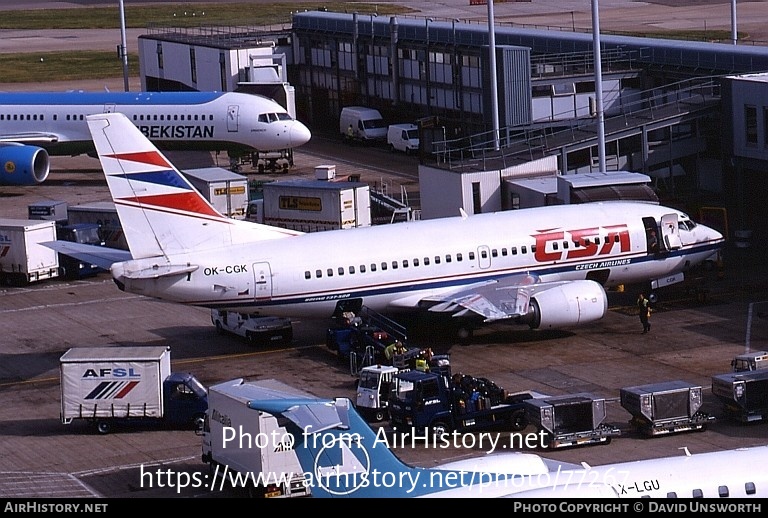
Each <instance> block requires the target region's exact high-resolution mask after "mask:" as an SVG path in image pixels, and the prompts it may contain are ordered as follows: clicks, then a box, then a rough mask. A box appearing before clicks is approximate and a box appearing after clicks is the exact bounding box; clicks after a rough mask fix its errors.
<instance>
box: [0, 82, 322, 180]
mask: <svg viewBox="0 0 768 518" xmlns="http://www.w3.org/2000/svg"><path fill="white" fill-rule="evenodd" d="M0 107H2V108H1V109H0V163H3V164H5V168H4V169H5V170H4V171H0V185H3V184H6V185H8V184H10V185H34V184H35V183H42V182H43V181H44V180H45V179H46V178H47V176H48V171H49V167H48V156H47V155H72V156H75V155H80V154H91V155H93V154H95V152H96V149H95V147H94V145H93V139H92V137H91V133H90V131H89V130H88V123H87V122H86V116H88V115H92V114H95V113H111V112H120V113H123V114H125V115H126V116H127V117H128V119H129V120H131V122H133V123H134V124H135V125H136V126H137V127H138V128H139V130H140V131H141V132H142V133H143V134H144V135H145V136H146V137H147V138H149V139H150V140H151V141H152V142H153V143H154V144H155V145H156V146H157V147H159V148H161V149H164V150H206V151H227V152H229V153H232V154H234V155H238V154H243V153H250V152H270V151H281V150H286V149H294V148H296V147H298V146H301V145H303V144H305V143H306V142H308V141H309V140H310V137H311V134H310V131H309V129H308V128H307V127H306V126H305V125H304V124H302V123H301V122H299V121H297V120H295V119H294V118H293V117H291V116H290V115H289V114H288V112H287V111H286V109H285V108H283V107H282V106H281V105H280V104H278V103H277V102H276V101H274V100H272V99H269V98H267V97H264V96H260V95H254V94H245V93H237V92H138V93H133V92H82V91H72V92H57V93H50V92H48V93H16V92H14V93H7V92H6V93H2V92H0ZM41 149H42V150H44V152H42V153H41V151H40V150H41ZM8 163H13V164H14V165H13V167H12V168H10V169H9V166H8V165H7V164H8Z"/></svg>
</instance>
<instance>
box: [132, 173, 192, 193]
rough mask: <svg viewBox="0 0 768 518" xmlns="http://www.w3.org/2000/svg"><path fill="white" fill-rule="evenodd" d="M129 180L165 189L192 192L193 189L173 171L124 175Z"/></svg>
mask: <svg viewBox="0 0 768 518" xmlns="http://www.w3.org/2000/svg"><path fill="white" fill-rule="evenodd" d="M123 176H125V178H126V179H127V180H131V181H139V182H146V183H153V184H156V185H163V186H165V187H176V188H178V189H186V190H192V188H191V187H190V186H189V184H187V183H186V182H184V180H182V179H181V177H180V175H179V174H177V173H176V171H174V170H173V169H165V170H163V171H144V172H140V173H128V174H125V175H123Z"/></svg>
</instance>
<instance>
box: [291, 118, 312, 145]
mask: <svg viewBox="0 0 768 518" xmlns="http://www.w3.org/2000/svg"><path fill="white" fill-rule="evenodd" d="M290 137H291V144H292V146H293V147H296V146H301V145H302V144H306V143H307V142H309V139H310V138H312V133H311V132H310V131H309V128H307V127H306V126H305V125H304V124H302V123H301V122H299V121H294V122H293V125H292V126H291V131H290Z"/></svg>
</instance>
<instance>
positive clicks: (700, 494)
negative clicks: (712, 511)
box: [691, 489, 704, 498]
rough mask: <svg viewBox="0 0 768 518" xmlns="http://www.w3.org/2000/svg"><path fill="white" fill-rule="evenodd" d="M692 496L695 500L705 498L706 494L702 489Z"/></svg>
mask: <svg viewBox="0 0 768 518" xmlns="http://www.w3.org/2000/svg"><path fill="white" fill-rule="evenodd" d="M691 496H692V497H693V498H704V492H703V491H702V490H701V489H694V490H693V493H692V494H691Z"/></svg>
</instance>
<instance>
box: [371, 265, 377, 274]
mask: <svg viewBox="0 0 768 518" xmlns="http://www.w3.org/2000/svg"><path fill="white" fill-rule="evenodd" d="M371 271H372V272H375V271H376V263H371Z"/></svg>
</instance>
